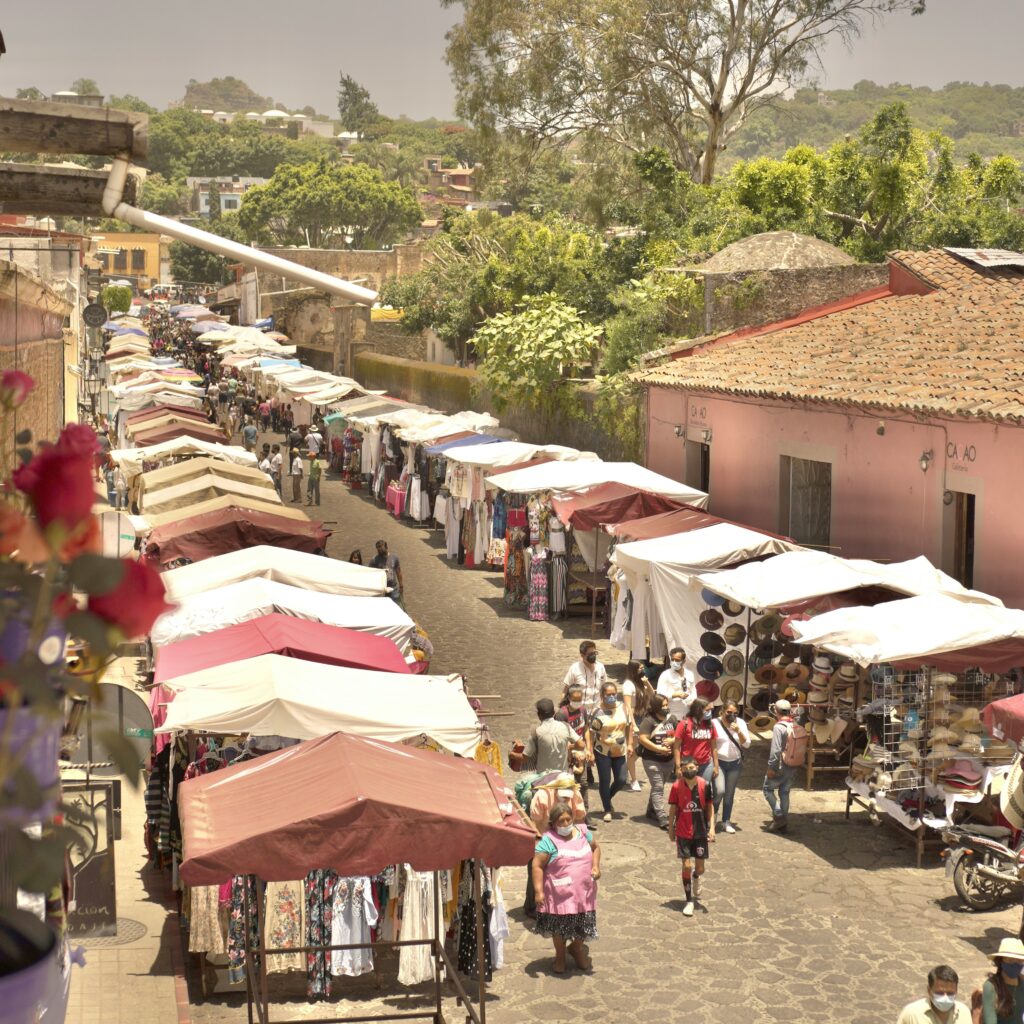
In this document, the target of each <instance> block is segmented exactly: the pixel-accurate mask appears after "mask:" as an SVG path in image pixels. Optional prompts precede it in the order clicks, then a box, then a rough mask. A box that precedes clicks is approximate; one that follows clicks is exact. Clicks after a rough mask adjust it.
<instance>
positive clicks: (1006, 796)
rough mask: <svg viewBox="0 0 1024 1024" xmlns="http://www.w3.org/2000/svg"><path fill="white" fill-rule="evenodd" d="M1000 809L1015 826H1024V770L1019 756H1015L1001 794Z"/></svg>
mask: <svg viewBox="0 0 1024 1024" xmlns="http://www.w3.org/2000/svg"><path fill="white" fill-rule="evenodd" d="M999 810H1000V811H1002V812H1003V817H1004V818H1006V820H1007V821H1008V822H1009V823H1010V825H1012V826H1013V828H1018V829H1020V828H1024V771H1022V769H1021V763H1020V757H1019V756H1018V757H1015V758H1014V760H1013V764H1012V765H1011V766H1010V774H1009V775H1008V776H1007V778H1006V784H1005V785H1004V786H1003V791H1002V793H1000V794H999Z"/></svg>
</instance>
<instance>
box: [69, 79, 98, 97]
mask: <svg viewBox="0 0 1024 1024" xmlns="http://www.w3.org/2000/svg"><path fill="white" fill-rule="evenodd" d="M68 88H69V89H70V90H71V91H72V92H77V93H78V95H79V96H99V95H100V87H99V85H98V84H97V83H96V79H95V78H76V79H75V80H74V81H73V82H72V83H71V85H70V86H69V87H68Z"/></svg>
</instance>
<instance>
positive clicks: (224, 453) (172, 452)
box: [110, 437, 256, 477]
mask: <svg viewBox="0 0 1024 1024" xmlns="http://www.w3.org/2000/svg"><path fill="white" fill-rule="evenodd" d="M189 455H208V456H210V457H211V458H214V459H226V460H227V461H228V462H233V463H235V465H238V466H252V467H255V466H256V456H255V455H254V454H253V453H252V452H247V451H246V450H245V449H244V448H241V447H238V446H236V445H233V444H219V443H216V442H211V441H203V440H200V439H197V438H194V437H176V438H174V439H173V440H171V441H166V442H164V443H163V444H155V445H151V446H150V447H148V448H121V449H119V450H117V451H112V452H111V453H110V457H111V458H112V459H113V460H114V461H115V462H116V463H117V464H118V465H119V466H120V467H121V469H122V470H123V471H124V474H125V476H127V477H134V476H138V475H139V474H140V473H141V472H142V463H143V462H144V461H145V462H161V461H165V460H168V459H178V458H182V457H183V456H189Z"/></svg>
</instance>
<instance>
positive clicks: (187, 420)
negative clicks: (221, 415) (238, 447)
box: [125, 410, 219, 437]
mask: <svg viewBox="0 0 1024 1024" xmlns="http://www.w3.org/2000/svg"><path fill="white" fill-rule="evenodd" d="M178 423H184V424H186V425H187V426H190V427H191V426H193V425H195V426H199V427H208V428H210V429H212V430H217V429H219V428H218V427H215V426H214V425H213V424H212V423H210V421H209V420H208V419H207V418H206V417H205V416H204V415H202V413H200V412H199V411H198V410H192V411H190V412H166V411H162V412H150V411H149V410H146V411H145V412H144V413H143V414H142V415H140V416H139V417H138V418H137V419H135V420H130V421H128V422H127V423H125V433H126V434H128V435H129V436H131V437H134V436H135V435H136V434H141V433H145V432H147V431H151V430H158V429H160V428H161V427H169V426H173V425H175V424H178Z"/></svg>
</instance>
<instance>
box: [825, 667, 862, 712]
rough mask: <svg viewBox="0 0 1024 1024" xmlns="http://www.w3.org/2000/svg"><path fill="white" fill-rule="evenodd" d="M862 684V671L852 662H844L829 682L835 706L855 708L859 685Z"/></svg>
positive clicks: (830, 694) (830, 693)
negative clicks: (855, 697) (854, 702)
mask: <svg viewBox="0 0 1024 1024" xmlns="http://www.w3.org/2000/svg"><path fill="white" fill-rule="evenodd" d="M859 682H860V671H859V670H858V668H857V666H856V665H854V663H853V662H852V661H844V662H843V664H842V665H840V666H839V671H838V672H836V673H835V674H834V675H833V676H832V678H831V679H830V680H829V696H830V697H831V698H832V703H833V704H845V705H846V706H847V707H852V706H853V700H854V694H855V693H856V692H857V690H856V687H857V683H859Z"/></svg>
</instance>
